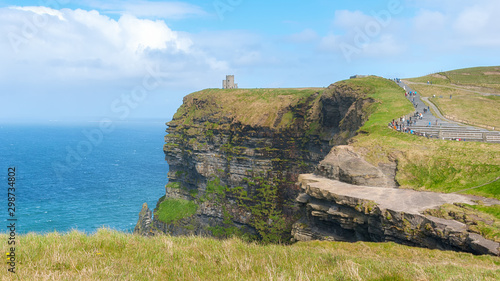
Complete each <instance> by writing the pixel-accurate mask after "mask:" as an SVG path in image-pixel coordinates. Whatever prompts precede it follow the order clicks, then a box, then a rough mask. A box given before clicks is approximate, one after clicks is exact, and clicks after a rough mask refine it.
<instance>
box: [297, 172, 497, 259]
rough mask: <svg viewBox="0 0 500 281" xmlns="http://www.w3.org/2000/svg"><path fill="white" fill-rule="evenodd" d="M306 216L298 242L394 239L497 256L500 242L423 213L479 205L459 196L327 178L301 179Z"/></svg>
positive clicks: (299, 227) (299, 199) (309, 176)
mask: <svg viewBox="0 0 500 281" xmlns="http://www.w3.org/2000/svg"><path fill="white" fill-rule="evenodd" d="M299 184H300V188H301V191H302V192H301V194H299V196H298V197H297V199H296V200H297V202H299V203H300V204H301V206H302V208H301V210H302V212H303V213H302V218H301V219H300V220H299V221H298V222H296V223H295V224H294V225H293V229H292V236H293V239H294V240H296V241H309V240H330V241H350V242H353V241H375V242H385V241H393V242H396V243H400V244H404V245H410V246H419V247H427V248H431V249H441V250H455V251H465V252H470V253H474V254H490V255H497V256H498V255H499V253H500V252H499V251H500V244H499V243H497V242H494V241H491V240H487V239H485V238H484V237H482V236H481V235H479V234H476V233H471V232H468V231H467V227H466V225H465V224H463V223H460V222H458V221H454V220H445V219H440V218H436V217H432V216H429V215H424V211H425V210H427V209H431V208H436V207H439V206H441V205H443V204H445V203H466V204H475V203H474V202H473V201H472V200H471V198H470V197H466V196H462V195H458V194H440V193H433V192H418V191H414V190H407V189H397V188H383V187H375V186H359V185H352V184H348V183H345V182H340V181H337V180H332V179H328V178H325V177H321V176H317V175H313V174H303V175H301V176H300V177H299Z"/></svg>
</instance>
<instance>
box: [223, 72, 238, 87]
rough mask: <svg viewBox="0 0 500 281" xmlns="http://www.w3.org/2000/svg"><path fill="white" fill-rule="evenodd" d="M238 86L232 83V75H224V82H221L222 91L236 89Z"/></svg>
mask: <svg viewBox="0 0 500 281" xmlns="http://www.w3.org/2000/svg"><path fill="white" fill-rule="evenodd" d="M237 88H238V84H235V83H234V75H226V80H222V89H237Z"/></svg>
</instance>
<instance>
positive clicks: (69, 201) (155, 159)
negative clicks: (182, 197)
mask: <svg viewBox="0 0 500 281" xmlns="http://www.w3.org/2000/svg"><path fill="white" fill-rule="evenodd" d="M111 125H112V126H114V130H113V131H111V132H103V130H102V129H101V128H100V127H99V123H91V122H89V123H83V124H71V125H69V124H60V123H54V124H49V125H6V124H0V190H1V192H0V219H1V220H2V221H3V225H5V226H6V225H7V218H8V217H9V215H8V210H7V209H8V206H7V204H8V201H7V200H8V199H7V188H9V187H10V186H8V181H7V174H8V171H7V170H8V168H9V167H15V168H16V183H15V187H16V195H15V197H16V201H15V204H16V213H15V215H16V218H17V219H18V221H17V232H18V233H21V234H22V233H27V232H39V233H46V232H52V231H58V232H66V231H71V230H72V229H77V230H79V231H84V232H88V233H91V232H94V231H95V230H97V229H98V228H100V227H102V226H107V227H110V228H113V229H117V230H120V231H132V230H133V228H134V226H135V224H136V222H137V218H138V213H139V211H140V210H141V206H142V204H143V203H144V202H147V203H148V205H149V206H150V208H154V207H155V204H156V201H157V200H158V198H160V197H161V196H162V195H164V193H165V189H164V186H165V184H166V183H167V172H168V164H167V162H166V161H165V156H164V154H163V143H164V135H165V128H166V126H165V124H164V122H122V123H118V122H113V123H112V124H111ZM0 229H1V230H0V232H5V231H6V227H2V228H0Z"/></svg>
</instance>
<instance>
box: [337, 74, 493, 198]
mask: <svg viewBox="0 0 500 281" xmlns="http://www.w3.org/2000/svg"><path fill="white" fill-rule="evenodd" d="M344 83H353V84H356V85H358V86H360V85H363V86H364V87H367V88H369V89H371V93H372V94H370V95H371V96H372V97H373V98H375V99H376V100H378V101H379V103H378V104H377V105H376V106H377V109H376V110H375V113H374V114H372V115H371V116H370V119H369V121H368V122H366V124H365V125H364V126H363V127H362V128H361V131H363V132H365V133H364V134H360V135H358V136H357V137H355V139H354V144H353V145H354V146H355V147H356V148H357V149H358V151H360V152H361V153H363V154H364V155H365V156H366V158H367V160H368V161H370V162H372V163H380V162H382V163H383V162H387V161H388V160H387V159H388V158H394V159H397V161H398V172H397V177H396V178H397V180H398V182H399V183H400V184H401V185H402V187H403V188H412V189H417V190H430V191H436V192H454V191H458V190H461V189H465V188H470V187H474V186H477V185H480V184H484V183H487V182H489V181H492V180H493V179H495V178H496V177H498V175H500V145H498V144H487V143H478V142H465V143H464V142H453V141H442V140H431V139H426V138H422V137H416V136H412V135H409V134H403V133H398V132H396V131H394V130H391V129H389V128H388V127H387V123H388V122H389V121H390V120H392V119H395V118H399V117H400V116H403V115H405V114H408V113H409V112H412V111H413V108H412V106H411V104H410V103H409V102H408V101H407V99H406V98H405V97H404V91H403V90H402V89H401V88H399V87H398V86H397V85H396V84H395V83H393V82H390V81H389V80H385V79H381V78H364V79H356V80H352V81H345V82H344ZM468 193H470V194H476V195H482V196H487V197H494V198H497V199H500V183H499V182H495V183H492V184H490V185H486V186H484V187H482V188H479V189H474V190H470V191H469V192H468Z"/></svg>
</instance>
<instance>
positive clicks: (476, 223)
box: [426, 203, 500, 242]
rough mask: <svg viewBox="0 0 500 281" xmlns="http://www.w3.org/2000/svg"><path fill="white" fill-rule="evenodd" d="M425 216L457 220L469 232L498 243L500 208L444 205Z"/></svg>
mask: <svg viewBox="0 0 500 281" xmlns="http://www.w3.org/2000/svg"><path fill="white" fill-rule="evenodd" d="M426 214H429V215H431V216H434V217H438V218H443V219H447V220H457V221H459V222H462V223H464V224H465V225H467V230H468V231H469V232H475V233H478V234H481V235H482V236H483V237H484V238H486V239H490V240H493V241H496V242H500V206H499V205H494V206H484V205H467V204H458V203H457V204H444V205H443V206H440V207H439V208H438V209H431V210H427V211H426Z"/></svg>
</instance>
